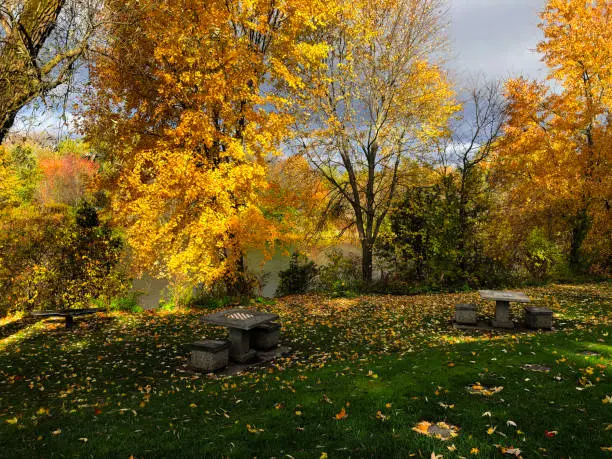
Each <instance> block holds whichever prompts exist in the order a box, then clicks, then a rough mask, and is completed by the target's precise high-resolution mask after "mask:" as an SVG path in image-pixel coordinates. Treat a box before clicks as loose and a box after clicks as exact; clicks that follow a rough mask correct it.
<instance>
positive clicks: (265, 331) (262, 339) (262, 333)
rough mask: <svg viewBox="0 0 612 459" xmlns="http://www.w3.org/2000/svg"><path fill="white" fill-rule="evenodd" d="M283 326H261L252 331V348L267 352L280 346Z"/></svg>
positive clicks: (273, 323) (274, 324) (269, 323)
mask: <svg viewBox="0 0 612 459" xmlns="http://www.w3.org/2000/svg"><path fill="white" fill-rule="evenodd" d="M280 329H281V326H280V324H279V323H276V322H268V323H265V324H261V325H259V326H257V327H256V328H254V329H253V330H252V331H251V346H253V347H254V348H255V349H259V350H263V351H267V350H269V349H272V348H274V347H276V346H278V341H279V338H280Z"/></svg>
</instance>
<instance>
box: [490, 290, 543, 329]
mask: <svg viewBox="0 0 612 459" xmlns="http://www.w3.org/2000/svg"><path fill="white" fill-rule="evenodd" d="M478 293H480V297H481V298H482V299H483V300H492V301H495V318H494V319H493V320H492V321H491V324H492V325H493V326H494V327H499V328H514V323H513V322H512V319H511V318H510V303H511V302H514V303H529V302H530V301H531V300H530V299H529V297H528V296H527V295H525V294H524V293H523V292H510V291H507V290H503V291H502V290H478Z"/></svg>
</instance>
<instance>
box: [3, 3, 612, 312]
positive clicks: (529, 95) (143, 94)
mask: <svg viewBox="0 0 612 459" xmlns="http://www.w3.org/2000/svg"><path fill="white" fill-rule="evenodd" d="M444 11H445V5H444V2H443V1H441V0H357V1H352V2H350V3H349V2H346V1H343V0H337V1H326V2H322V1H321V2H319V1H316V2H313V1H307V0H288V1H285V2H282V3H280V2H278V3H277V2H270V1H267V0H266V1H264V0H254V1H250V2H234V1H225V0H223V1H221V0H219V1H216V0H215V1H211V2H200V1H196V0H189V1H180V2H179V1H177V0H164V1H160V2H152V1H107V2H100V3H97V2H91V1H87V2H83V1H77V0H75V1H72V0H70V1H69V0H66V1H46V0H45V1H43V0H28V1H26V2H25V3H24V2H11V1H4V2H2V3H1V4H0V18H1V19H2V32H0V79H1V81H2V83H1V84H2V85H1V86H0V115H1V116H2V126H1V127H0V133H1V135H2V138H4V137H5V135H6V133H7V132H8V131H9V129H10V128H11V126H12V124H13V123H14V121H15V117H16V114H17V113H18V112H19V110H20V109H21V108H22V107H23V106H24V105H26V104H27V103H29V102H30V101H32V100H33V99H36V98H39V99H40V98H42V100H49V97H51V96H53V95H56V94H57V93H55V92H54V91H55V90H56V88H59V87H62V85H66V84H69V83H70V82H71V81H73V80H72V79H73V78H74V77H75V76H77V77H80V78H86V79H87V82H88V86H87V90H86V92H85V93H83V94H81V98H80V103H79V104H78V107H77V111H78V113H79V130H80V134H81V135H82V136H83V137H84V139H85V140H86V142H87V143H86V144H83V145H87V147H82V146H79V147H78V148H76V150H75V151H78V153H74V152H73V153H71V154H70V155H65V154H64V152H65V149H64V148H65V147H60V148H59V149H57V151H56V153H50V152H47V153H44V154H32V153H31V152H30V153H27V154H26V151H30V150H27V148H25V149H24V147H22V146H14V145H11V144H10V143H7V142H5V145H4V146H3V147H0V148H1V150H0V151H1V152H2V163H1V168H0V174H1V175H2V188H1V189H0V190H2V195H1V196H0V202H1V203H2V215H1V220H2V222H3V223H2V224H4V225H6V226H5V228H6V230H5V232H4V238H5V242H4V244H8V245H6V247H11V253H20V254H22V255H20V256H19V257H11V259H10V260H9V259H8V258H7V259H5V260H4V261H3V265H2V270H3V273H4V274H3V276H4V279H5V280H4V283H3V284H2V285H4V287H3V288H5V289H6V291H9V290H11V289H17V290H18V291H30V290H31V291H33V292H34V293H32V294H28V295H26V296H27V299H26V300H23V301H22V300H19V301H17V302H15V301H16V300H15V297H14V294H13V293H10V294H6V295H5V296H4V297H3V301H5V302H6V306H5V308H8V307H11V306H10V305H9V304H13V305H15V304H20V305H25V304H29V305H30V306H27V307H34V306H35V305H37V304H39V303H42V302H43V300H42V297H40V292H41V291H42V290H43V287H32V288H30V287H28V288H29V289H30V290H28V289H25V288H21V287H17V286H18V285H19V284H18V282H17V281H18V280H20V279H25V280H23V282H30V279H32V278H35V276H34V277H33V275H32V274H31V273H36V275H40V266H43V265H44V263H46V264H47V265H48V266H53V268H50V267H46V268H45V271H44V273H45V275H47V276H51V275H52V274H50V273H53V276H56V277H55V279H58V281H57V282H60V283H62V282H63V283H65V284H66V285H68V284H70V282H72V280H74V279H82V281H79V282H80V284H79V285H81V287H79V288H80V289H81V290H82V289H85V288H86V286H87V285H90V286H91V289H90V290H91V293H83V294H81V293H78V294H77V293H70V294H68V293H66V291H68V290H70V289H69V288H68V287H66V288H62V287H60V288H55V287H53V288H51V287H49V288H48V289H47V291H48V292H51V293H48V295H49V297H48V299H45V300H44V302H45V303H49V302H51V303H52V304H54V305H59V304H63V303H62V302H63V301H64V300H65V303H66V304H67V305H70V304H78V303H79V302H82V301H86V300H85V299H83V298H86V299H88V298H90V297H92V298H93V297H95V296H96V295H97V294H96V293H95V292H98V294H107V293H108V295H110V294H111V293H110V292H111V291H119V290H120V284H122V281H121V282H120V281H119V278H120V277H121V276H122V275H120V274H119V270H118V267H119V266H120V265H121V263H120V260H124V261H125V263H124V265H125V266H128V265H129V267H130V271H131V275H139V274H141V273H143V272H144V271H147V272H149V273H150V274H153V275H157V276H161V277H166V278H168V279H171V280H172V282H174V283H175V284H177V285H192V286H199V287H200V288H201V289H203V290H204V291H208V292H221V293H222V294H247V293H249V292H250V291H251V290H252V289H253V286H254V279H253V276H252V273H249V267H247V266H246V265H245V258H244V257H245V254H246V251H247V250H250V249H254V248H256V249H259V250H262V251H264V253H266V254H271V253H272V252H273V251H274V249H275V247H278V246H283V247H294V248H295V247H297V248H298V249H301V250H307V249H308V248H309V247H312V246H316V245H320V244H321V241H322V240H323V239H328V240H329V239H330V238H333V237H334V236H336V237H337V236H338V235H340V236H344V237H349V238H350V237H352V238H353V239H354V240H355V241H356V242H357V243H358V244H359V246H360V248H361V256H360V257H358V259H355V260H348V261H347V260H343V259H342V257H341V256H339V255H334V256H333V257H331V260H330V263H329V265H328V266H327V267H325V269H322V270H319V272H318V274H317V279H318V282H319V286H327V287H320V288H326V289H330V288H332V287H330V286H334V285H336V286H340V287H342V288H345V287H346V286H347V285H348V284H351V285H354V286H355V288H357V287H358V286H359V287H361V288H368V289H375V290H378V291H397V292H403V291H411V290H414V289H415V288H462V287H464V286H467V287H476V286H483V285H490V286H493V285H496V286H501V285H507V284H509V283H513V282H521V281H527V280H538V281H542V280H545V279H549V278H564V277H568V276H576V275H602V276H607V275H608V274H609V268H610V254H611V246H610V240H611V238H610V224H609V221H610V218H609V212H610V205H609V202H610V180H608V179H607V178H608V177H609V175H610V174H609V171H610V169H609V159H610V156H611V145H612V142H611V140H612V139H611V133H612V131H610V122H611V120H612V117H611V115H610V107H611V102H612V98H611V96H610V94H611V82H612V77H611V76H610V75H611V74H612V72H610V65H611V61H612V57H611V56H610V51H609V50H610V49H612V47H611V46H610V45H612V32H610V30H612V27H610V12H609V5H608V3H607V2H605V1H603V0H602V1H595V2H593V3H585V2H579V1H572V2H565V1H558V0H549V2H548V4H547V7H546V9H545V11H544V12H543V13H542V15H541V17H542V24H541V28H542V30H543V32H544V39H543V41H542V42H541V43H540V45H539V46H538V50H539V52H540V53H541V54H542V56H543V61H544V63H545V64H546V65H547V67H548V68H549V75H548V79H547V81H543V82H538V81H526V80H524V79H520V78H519V79H511V80H508V81H505V82H489V81H486V80H483V79H481V80H477V81H476V82H475V83H474V84H473V85H472V87H468V88H458V87H457V86H456V85H453V83H452V82H451V81H450V77H449V75H448V72H447V71H446V70H445V58H446V56H447V54H448V44H447V42H446V38H445V35H444V26H445V21H446V17H445V12H444ZM593 43H596V44H597V46H591V44H593ZM64 87H65V86H64ZM462 99H463V100H462ZM66 100H68V99H64V101H66ZM64 106H65V103H64ZM53 155H59V156H58V157H57V158H55V159H54V161H56V162H57V161H59V162H60V163H61V164H63V165H56V166H54V167H55V169H53V168H52V167H51V166H50V165H49V164H47V163H46V162H45V161H48V158H47V156H53ZM62 155H63V156H62ZM60 157H61V159H59V158H60ZM62 161H63V163H62ZM68 163H70V165H68ZM85 165H87V167H85ZM79 168H84V169H83V171H81V172H77V171H78V170H80V169H79ZM53 171H55V172H53ZM58 171H60V172H58ZM84 171H86V172H84ZM54 174H55V175H58V174H59V175H63V176H65V177H66V176H71V177H73V178H74V177H80V178H79V179H78V180H77V179H76V178H74V180H73V182H70V181H68V182H66V181H64V182H62V183H63V184H62V185H61V186H58V185H57V183H56V182H53V181H52V180H51V179H50V178H49V177H52V176H54ZM71 180H72V179H71ZM69 182H70V183H69ZM77 182H78V185H77V184H76V183H77ZM50 183H54V184H50ZM58 183H59V182H58ZM60 188H61V189H62V190H63V191H61V192H59V191H57V190H58V189H60ZM15 190H19V191H18V192H15ZM74 190H78V192H76V191H74ZM60 195H61V196H60ZM49 196H52V197H49ZM68 196H71V197H68ZM51 203H53V204H51ZM58 206H60V207H61V209H60V207H58ZM28 212H29V214H28ZM94 214H95V217H94ZM53 222H55V223H53ZM19 228H21V229H19ZM45 228H46V229H45ZM59 228H65V229H66V232H65V235H64V236H65V237H64V236H61V234H63V233H62V232H61V231H60V230H59ZM111 228H115V230H113V229H111ZM56 229H57V231H56ZM119 229H120V234H121V240H122V241H123V242H120V241H119V239H118V237H119V236H118V234H119V232H118V230H119ZM36 231H38V232H39V233H38V234H36ZM45 231H46V232H45ZM18 234H21V237H17V236H16V235H18ZM60 236H61V237H60ZM58 238H59V239H61V241H60V240H59V239H58ZM96 238H97V239H96ZM38 240H40V241H43V240H44V241H47V240H54V241H57V244H56V245H57V246H54V247H55V248H54V249H53V250H51V251H49V252H48V253H47V254H46V255H44V256H43V255H40V256H42V257H43V258H44V259H45V260H44V263H43V262H42V261H41V260H39V259H37V258H36V257H37V256H39V254H42V253H46V252H45V250H47V246H46V245H45V244H46V243H45V244H43V243H42V242H41V243H40V244H39V245H36V244H35V241H38ZM95 241H105V242H102V246H103V247H106V248H107V249H108V251H106V252H105V251H104V250H102V248H103V247H102V246H100V247H98V245H97V242H95ZM122 244H125V246H126V247H127V248H128V250H126V251H122V250H121V249H120V246H121V245H122ZM84 250H91V253H90V252H87V254H85V255H84V254H83V253H84V252H83V251H84ZM105 250H106V249H105ZM71 251H72V252H71ZM75 257H77V258H78V257H81V258H80V259H81V260H97V261H96V263H98V264H96V266H97V268H96V269H98V271H96V269H94V268H93V267H89V268H86V267H85V266H86V265H87V263H85V262H83V263H82V264H75V263H74V262H73V261H74V260H75V259H76V258H75ZM19 258H21V259H22V261H19V260H18V259H19ZM102 260H106V261H102ZM355 263H358V264H359V266H358V268H359V269H354V266H353V267H351V266H349V265H353V264H355ZM47 265H45V266H47ZM76 266H80V267H79V269H80V270H81V271H79V272H78V273H76V272H73V271H71V269H76V268H75V267H76ZM302 268H303V265H302V264H301V263H300V262H299V260H297V259H295V260H294V261H293V262H292V268H291V269H294V270H295V269H302ZM311 268H312V267H311ZM311 268H308V269H307V270H306V271H307V272H306V274H304V273H302V274H300V275H298V276H297V277H298V278H306V279H309V278H311V277H313V276H314V274H313V273H314V271H313V269H311ZM18 273H27V274H26V275H23V276H21V277H19V275H17V274H18ZM308 273H310V274H308ZM292 276H293V274H291V273H289V274H286V275H285V277H286V278H289V279H290V278H292ZM300 276H301V277H300ZM94 278H96V279H98V278H99V279H100V283H99V284H96V282H97V281H94V280H93V279H94ZM105 278H108V279H107V280H108V282H106V281H104V280H103V279H105ZM36 279H37V278H36ZM59 279H64V280H61V281H60V280H59ZM71 279H72V280H71ZM334 279H335V280H334ZM54 282H55V281H54ZM51 283H52V282H51ZM347 283H348V284H347ZM34 284H35V286H42V285H43V284H44V285H46V284H45V282H43V281H40V282H39V281H34ZM70 285H72V284H70ZM96 285H97V286H96ZM45 288H46V287H45ZM74 288H75V289H76V287H74ZM87 288H89V287H87ZM333 288H335V287H333ZM32 289H33V290H32ZM37 289H38V290H37ZM53 289H55V290H53ZM302 289H303V287H299V289H298V290H302ZM17 290H16V291H17ZM285 290H286V291H291V290H292V289H289V290H287V289H285ZM75 292H76V290H75ZM105 292H107V293H105ZM64 297H65V298H64ZM68 297H71V298H73V299H71V300H68V299H67V298H68ZM62 298H64V299H62ZM13 307H14V306H13ZM19 307H25V306H19ZM45 307H46V306H45Z"/></svg>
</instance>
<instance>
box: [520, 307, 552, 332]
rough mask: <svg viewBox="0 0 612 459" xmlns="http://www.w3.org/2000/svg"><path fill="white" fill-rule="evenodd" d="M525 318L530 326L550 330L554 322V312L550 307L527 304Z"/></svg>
mask: <svg viewBox="0 0 612 459" xmlns="http://www.w3.org/2000/svg"><path fill="white" fill-rule="evenodd" d="M525 319H526V321H527V327H529V328H532V329H536V330H537V329H545V330H550V329H551V328H552V323H553V312H552V311H551V310H550V309H548V308H543V307H538V306H525Z"/></svg>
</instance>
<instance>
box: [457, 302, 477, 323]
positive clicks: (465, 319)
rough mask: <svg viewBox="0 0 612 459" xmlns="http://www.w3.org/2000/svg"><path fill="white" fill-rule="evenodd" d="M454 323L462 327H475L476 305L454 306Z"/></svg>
mask: <svg viewBox="0 0 612 459" xmlns="http://www.w3.org/2000/svg"><path fill="white" fill-rule="evenodd" d="M455 322H456V323H458V324H462V325H476V305H475V304H456V305H455Z"/></svg>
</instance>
